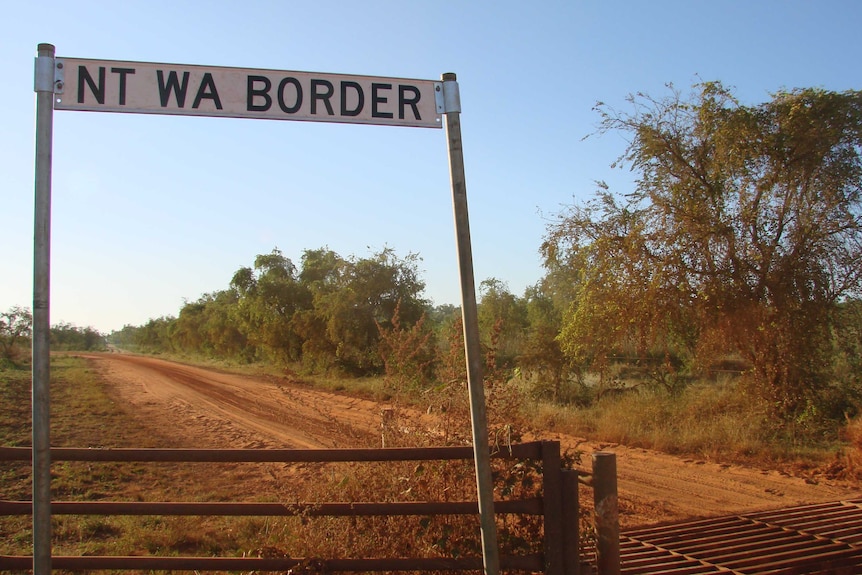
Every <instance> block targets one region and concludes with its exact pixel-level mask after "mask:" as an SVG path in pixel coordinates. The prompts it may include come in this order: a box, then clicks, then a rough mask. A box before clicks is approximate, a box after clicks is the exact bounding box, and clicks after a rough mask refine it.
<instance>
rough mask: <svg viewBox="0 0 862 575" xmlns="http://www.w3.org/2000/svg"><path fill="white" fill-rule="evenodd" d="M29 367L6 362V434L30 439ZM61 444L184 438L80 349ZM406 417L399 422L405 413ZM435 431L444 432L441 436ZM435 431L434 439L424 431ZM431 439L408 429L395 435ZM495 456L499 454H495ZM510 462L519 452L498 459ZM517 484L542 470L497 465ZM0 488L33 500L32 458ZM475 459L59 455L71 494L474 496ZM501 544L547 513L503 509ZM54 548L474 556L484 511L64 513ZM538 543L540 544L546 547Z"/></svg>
mask: <svg viewBox="0 0 862 575" xmlns="http://www.w3.org/2000/svg"><path fill="white" fill-rule="evenodd" d="M29 386H30V381H29V372H27V371H20V370H12V371H9V370H7V371H2V372H0V394H2V396H0V398H2V401H3V403H4V405H5V406H8V408H7V409H4V410H3V411H2V412H0V445H6V446H12V445H29V444H30V437H29V433H30V415H29ZM51 393H52V429H51V432H52V444H53V445H56V446H75V447H86V446H91V447H142V446H145V447H178V445H177V439H175V438H173V437H171V435H170V430H165V429H160V428H158V427H154V426H150V425H148V424H147V422H141V421H133V420H130V419H129V417H128V414H126V413H125V412H124V411H123V409H122V408H121V406H119V405H117V404H115V403H114V401H113V400H112V398H111V396H110V394H109V393H108V391H107V390H106V389H105V388H104V387H103V385H102V384H101V382H100V381H99V379H98V377H96V374H94V373H92V372H90V371H89V370H88V369H87V367H86V364H84V363H83V361H82V360H78V359H74V358H70V357H60V358H55V359H54V361H53V362H52V382H51ZM396 423H397V422H396ZM433 439H434V441H435V442H436V441H438V440H439V438H433ZM425 440H426V441H431V438H425ZM399 441H400V442H407V441H409V442H410V443H411V445H414V446H415V445H422V443H421V442H422V437H421V436H411V437H407V436H406V435H404V434H403V433H399V434H397V437H395V436H393V437H392V438H390V444H395V443H396V442H399ZM495 465H498V463H495ZM499 465H501V466H502V465H506V466H510V465H511V463H504V462H502V461H501V462H499ZM496 471H497V476H498V485H499V486H500V489H501V490H503V491H508V492H510V493H512V494H513V495H525V494H527V493H535V491H536V489H537V487H538V481H537V473H538V471H539V470H538V469H537V468H535V467H530V466H529V465H527V466H524V465H521V466H520V467H518V468H516V469H515V470H514V471H513V470H511V469H509V468H506V469H504V468H502V467H499V468H497V470H496ZM0 481H2V486H3V489H2V490H3V494H2V498H3V499H9V500H26V499H30V493H31V491H30V489H31V486H30V481H31V477H30V468H29V464H19V463H0ZM474 490H475V479H474V476H473V470H472V465H471V464H470V462H424V463H421V464H417V463H415V462H414V463H378V464H296V465H281V464H265V465H263V466H261V465H256V464H200V463H195V464H168V463H161V464H149V463H129V464H119V463H111V464H101V463H85V462H55V463H54V465H53V466H52V491H53V493H54V499H55V500H66V501H99V500H104V501H237V502H239V501H278V502H281V503H284V504H288V505H290V504H295V503H299V502H311V503H314V502H321V503H322V502H331V501H377V502H380V501H426V500H427V501H457V500H469V499H473V498H474V497H475V494H474ZM498 529H499V533H500V541H501V543H502V545H503V548H502V552H503V553H511V554H523V553H530V552H538V551H540V550H541V549H540V546H541V521H540V519H539V518H527V519H514V518H500V519H499V524H498ZM53 533H54V540H53V542H52V547H53V553H54V554H55V555H91V554H92V555H150V554H152V555H165V556H226V557H239V556H252V557H256V556H270V557H271V556H290V557H310V558H331V557H394V556H427V557H439V556H444V557H458V556H464V555H477V554H481V553H480V548H479V526H478V518H477V517H447V516H444V517H407V518H389V517H368V518H327V517H311V516H300V517H239V518H222V517H211V518H207V517H160V516H155V517H97V516H84V517H78V516H55V517H54V529H53ZM537 546H538V548H537ZM31 552H32V541H31V533H30V518H29V517H26V516H25V517H0V554H8V555H29V554H30V553H31Z"/></svg>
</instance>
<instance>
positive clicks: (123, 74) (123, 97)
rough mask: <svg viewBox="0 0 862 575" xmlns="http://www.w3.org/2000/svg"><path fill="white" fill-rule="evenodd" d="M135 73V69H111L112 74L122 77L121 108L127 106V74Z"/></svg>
mask: <svg viewBox="0 0 862 575" xmlns="http://www.w3.org/2000/svg"><path fill="white" fill-rule="evenodd" d="M134 73H135V69H134V68H111V74H119V75H120V106H125V105H126V74H134Z"/></svg>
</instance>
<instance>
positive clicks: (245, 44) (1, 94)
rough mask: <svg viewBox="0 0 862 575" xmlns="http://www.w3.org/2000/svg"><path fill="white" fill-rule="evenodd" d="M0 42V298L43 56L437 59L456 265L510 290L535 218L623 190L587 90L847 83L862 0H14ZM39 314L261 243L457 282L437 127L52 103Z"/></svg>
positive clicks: (858, 44) (19, 217)
mask: <svg viewBox="0 0 862 575" xmlns="http://www.w3.org/2000/svg"><path fill="white" fill-rule="evenodd" d="M2 5H3V25H2V30H3V31H2V34H0V50H2V54H3V59H2V62H0V71H2V76H3V79H4V81H3V86H2V90H0V114H2V116H0V118H2V119H0V178H2V179H0V246H2V252H0V253H2V260H0V262H2V266H1V267H0V270H2V271H0V309H2V310H6V309H8V308H9V307H11V306H13V305H23V306H28V307H30V306H31V304H32V297H33V296H32V275H33V271H32V270H33V188H34V185H33V179H34V117H35V114H34V101H35V98H34V93H33V58H34V56H35V53H36V46H37V45H38V44H39V43H40V42H47V43H51V44H54V45H55V46H56V49H57V56H58V57H68V58H94V59H104V60H128V61H143V62H167V63H178V64H200V65H209V66H234V67H241V68H267V69H275V70H286V71H311V72H322V73H331V74H362V75H372V76H385V77H401V78H419V79H427V80H438V79H439V78H440V75H441V74H442V73H444V72H455V73H457V74H458V81H459V86H460V92H461V103H462V114H461V123H462V131H463V140H464V158H465V167H466V178H467V195H468V201H469V211H470V226H471V233H472V246H473V256H474V268H475V276H476V280H477V282H479V281H481V280H483V279H486V278H490V277H494V278H497V279H499V280H501V281H503V282H505V283H506V284H507V285H508V287H509V289H510V290H511V291H512V292H513V293H515V294H517V295H522V294H523V291H524V289H525V288H526V287H527V286H529V285H532V284H534V283H535V282H537V281H538V280H539V279H540V278H541V276H542V274H543V270H542V267H541V260H540V257H539V253H538V249H539V246H540V244H541V241H542V238H543V236H544V234H545V231H546V226H547V224H548V220H549V218H551V217H552V216H553V215H554V214H556V213H558V212H559V211H560V210H561V209H562V208H563V207H564V206H566V205H570V204H572V203H580V202H583V201H585V200H587V199H588V198H589V197H590V196H591V194H592V193H593V191H594V189H595V185H594V182H595V181H596V180H605V181H608V182H609V183H610V184H611V185H612V187H615V188H616V189H619V190H621V191H625V189H626V187H627V186H630V185H631V183H630V182H631V176H630V174H628V173H627V172H624V171H620V170H612V169H611V168H610V164H611V162H613V160H614V159H616V157H617V156H618V155H619V154H620V153H621V152H622V151H623V149H624V146H625V142H624V141H623V140H622V139H621V138H620V137H619V136H616V135H606V136H603V137H601V138H589V139H587V140H583V137H584V136H585V135H587V134H589V133H591V132H592V131H594V129H595V126H596V122H597V119H598V116H597V115H596V113H595V112H594V111H593V109H592V108H593V105H594V104H595V102H596V101H603V102H606V103H608V104H612V105H615V106H617V107H622V106H625V103H624V101H625V97H626V95H628V94H630V93H632V92H637V91H644V92H648V93H649V94H651V95H655V96H663V95H666V94H667V89H666V88H665V85H666V83H668V82H672V83H673V84H675V85H676V86H677V87H679V88H682V89H687V88H688V87H690V86H691V85H692V84H693V83H695V82H697V81H698V80H699V79H702V80H720V81H722V82H724V83H725V84H726V85H728V86H732V87H734V88H735V90H736V94H737V95H738V97H739V98H740V99H741V100H743V102H746V103H752V104H753V103H759V102H762V101H765V100H767V99H768V98H769V95H770V94H771V93H773V92H775V91H777V90H779V89H782V88H794V87H822V88H826V89H829V90H848V89H859V88H860V71H859V70H860V67H859V63H860V61H862V39H860V36H859V29H860V25H862V2H857V1H851V0H845V1H837V0H819V1H816V2H815V1H792V0H788V1H767V0H760V1H756V0H744V1H725V2H714V1H711V2H700V1H682V0H679V1H668V0H651V1H648V2H647V1H634V0H631V1H626V2H624V1H613V0H602V1H598V0H596V1H580V0H571V1H569V2H542V1H536V2H509V1H500V0H498V1H495V2H456V1H449V0H437V1H435V2H411V1H406V0H400V1H380V0H366V1H363V2H347V1H344V2H340V1H329V2H326V1H322V0H321V1H319V2H293V1H282V2H276V1H256V0H246V1H244V2H227V1H220V0H210V1H208V2H191V1H183V0H170V1H160V0H151V1H147V2H133V1H130V2H108V1H103V2H95V1H77V2H52V1H43V2H38V3H37V2H24V1H15V2H12V1H10V0H4V1H3V3H2ZM53 153H54V156H53V194H52V198H53V213H52V264H51V265H52V279H51V288H52V289H51V322H52V323H58V322H69V323H72V324H75V325H77V326H80V327H85V326H92V327H95V328H96V329H99V330H101V331H104V332H109V331H111V330H114V329H119V328H121V327H122V326H123V325H124V324H132V325H140V324H142V323H144V322H146V321H147V320H148V319H149V318H154V317H159V316H163V315H176V314H177V313H178V311H179V309H180V308H181V306H182V304H183V301H184V300H196V299H197V298H199V297H200V296H201V295H202V294H204V293H206V292H211V291H215V290H219V289H224V288H225V287H227V285H228V283H229V281H230V279H231V277H232V275H233V273H234V272H235V271H236V270H237V269H238V268H240V267H242V266H250V265H252V263H253V261H254V257H255V256H256V255H257V254H261V253H269V252H270V251H271V250H272V249H273V248H275V247H277V248H279V249H280V250H282V252H283V253H284V254H285V255H286V256H287V257H289V258H291V259H292V260H293V261H294V263H296V264H297V265H299V262H300V257H301V254H302V251H303V250H305V249H317V248H320V247H324V246H326V247H329V248H330V249H332V250H334V251H336V252H337V253H339V254H341V255H342V256H345V257H346V256H351V255H353V256H356V257H365V256H369V255H371V254H372V253H373V252H375V251H379V250H380V249H382V248H383V247H390V248H392V249H394V250H395V251H396V253H397V254H399V255H401V256H402V257H403V256H405V255H406V254H408V253H411V252H412V253H418V254H419V255H420V256H421V257H422V262H421V265H420V269H421V270H422V275H423V278H424V280H425V282H426V284H427V287H426V291H425V294H424V295H425V296H426V297H427V298H429V299H431V300H432V301H433V302H434V303H435V304H444V303H452V304H458V303H459V301H460V291H459V281H458V265H457V263H458V262H457V255H456V249H455V234H454V223H453V217H452V201H451V188H450V183H449V168H448V160H447V149H446V138H445V133H444V131H443V130H434V129H423V128H404V127H389V126H363V125H342V124H323V123H310V122H289V121H284V122H282V121H264V120H244V119H219V118H199V117H172V116H153V115H134V114H104V113H88V112H69V111H57V112H55V115H54V147H53Z"/></svg>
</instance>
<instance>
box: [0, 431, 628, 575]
mask: <svg viewBox="0 0 862 575" xmlns="http://www.w3.org/2000/svg"><path fill="white" fill-rule="evenodd" d="M473 456H474V454H473V448H472V447H425V448H409V447H397V448H383V449H265V450H260V449H135V448H132V449H128V448H117V449H86V448H52V449H51V460H52V461H90V462H183V463H195V462H203V463H222V462H223V463H249V462H251V463H304V462H318V463H333V462H381V461H423V460H424V461H431V460H437V461H442V460H472V459H473ZM491 457H493V458H502V459H523V460H534V461H541V462H542V495H541V497H532V498H525V499H519V500H505V501H496V502H495V503H494V511H495V514H522V515H534V516H542V517H543V526H544V541H543V549H544V551H543V552H542V553H534V554H529V555H518V556H515V555H507V556H502V557H500V566H501V568H503V569H515V570H525V571H532V572H539V571H541V572H544V573H546V574H548V575H578V574H579V573H580V567H581V565H580V563H581V558H580V553H579V538H578V525H579V521H578V514H579V504H578V482H579V481H580V482H581V483H584V484H589V485H593V484H595V483H596V481H595V479H596V478H595V477H594V478H592V479H591V480H586V481H585V480H584V478H583V477H581V478H579V477H578V475H582V476H586V475H589V474H584V473H583V472H578V471H575V470H571V469H562V468H561V457H560V444H559V442H556V441H534V442H528V443H522V444H516V445H511V446H506V447H505V448H503V449H502V450H498V451H495V452H494V453H492V454H491ZM0 461H32V450H31V449H30V448H28V447H0ZM595 461H596V459H595V456H594V468H595ZM596 469H599V468H596ZM612 479H613V484H614V485H613V487H614V496H615V495H616V494H615V491H616V487H615V483H616V478H615V476H614V477H613V478H612ZM603 481H605V480H603ZM597 492H598V491H597ZM614 503H615V501H614ZM32 512H33V507H32V502H31V501H6V500H0V515H32ZM51 514H52V515H102V516H107V515H195V516H209V515H212V516H295V515H308V516H329V517H358V516H373V515H376V516H408V515H425V516H428V515H477V514H478V502H477V501H456V502H435V501H430V502H395V503H374V502H369V503H297V504H280V503H232V502H219V503H196V502H187V503H183V502H113V501H99V502H65V501H52V502H51ZM601 543H602V542H601V538H600V539H599V541H598V544H599V545H601ZM617 548H618V544H617ZM599 551H600V553H599V554H600V555H601V550H599ZM617 553H618V551H617ZM51 559H52V563H51V564H52V568H54V569H66V570H90V569H116V570H122V569H155V570H224V571H228V570H250V571H287V570H288V569H291V568H295V567H298V566H300V567H301V566H306V567H309V568H314V569H319V570H323V571H330V572H344V571H414V570H415V571H425V570H438V571H462V570H477V569H482V558H481V557H462V558H428V557H426V558H421V557H408V558H355V559H299V558H287V557H285V558H252V557H242V558H238V557H236V558H235V557H159V556H135V557H125V556H83V557H77V556H54V557H52V558H51ZM32 564H33V557H32V556H9V555H6V556H0V570H9V569H30V568H31V567H32Z"/></svg>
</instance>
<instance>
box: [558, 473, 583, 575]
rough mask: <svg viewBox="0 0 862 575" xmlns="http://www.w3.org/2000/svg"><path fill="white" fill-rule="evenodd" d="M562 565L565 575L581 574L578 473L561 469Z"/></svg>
mask: <svg viewBox="0 0 862 575" xmlns="http://www.w3.org/2000/svg"><path fill="white" fill-rule="evenodd" d="M562 478H563V484H562V488H563V505H562V508H563V565H564V571H565V574H566V575H580V572H581V543H580V541H581V537H580V532H579V529H580V525H581V522H580V514H581V505H580V500H579V499H578V472H577V471H575V470H574V469H563V470H562Z"/></svg>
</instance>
